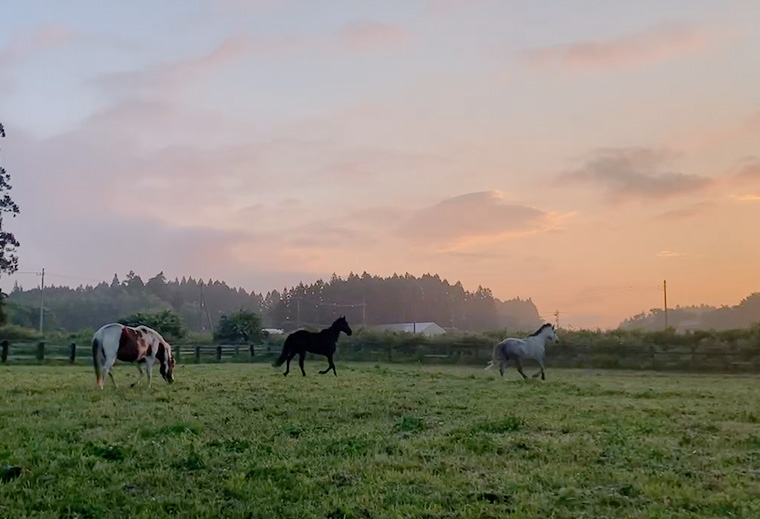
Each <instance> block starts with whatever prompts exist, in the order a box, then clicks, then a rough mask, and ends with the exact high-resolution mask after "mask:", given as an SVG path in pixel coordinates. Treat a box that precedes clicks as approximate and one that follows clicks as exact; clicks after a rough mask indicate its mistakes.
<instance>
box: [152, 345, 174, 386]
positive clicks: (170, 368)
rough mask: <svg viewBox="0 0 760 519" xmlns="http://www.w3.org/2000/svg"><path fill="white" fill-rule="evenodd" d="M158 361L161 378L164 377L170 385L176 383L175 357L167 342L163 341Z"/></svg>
mask: <svg viewBox="0 0 760 519" xmlns="http://www.w3.org/2000/svg"><path fill="white" fill-rule="evenodd" d="M156 359H157V360H158V361H159V363H160V366H159V371H160V372H161V376H162V377H164V380H166V381H167V382H168V383H169V384H171V383H172V382H174V356H173V355H172V347H171V346H169V343H168V342H166V341H161V343H160V344H159V346H158V353H157V354H156Z"/></svg>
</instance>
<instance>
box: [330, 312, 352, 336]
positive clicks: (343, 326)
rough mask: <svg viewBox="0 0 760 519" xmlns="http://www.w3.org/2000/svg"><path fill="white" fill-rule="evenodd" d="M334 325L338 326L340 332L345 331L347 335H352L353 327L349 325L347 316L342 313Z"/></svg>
mask: <svg viewBox="0 0 760 519" xmlns="http://www.w3.org/2000/svg"><path fill="white" fill-rule="evenodd" d="M333 327H336V328H337V329H338V331H339V332H343V333H345V334H346V335H351V333H352V332H351V327H350V326H349V325H348V321H346V316H345V315H341V316H340V317H338V318H337V319H336V320H335V322H334V323H333Z"/></svg>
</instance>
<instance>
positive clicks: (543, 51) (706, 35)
mask: <svg viewBox="0 0 760 519" xmlns="http://www.w3.org/2000/svg"><path fill="white" fill-rule="evenodd" d="M715 39H716V34H715V33H713V32H711V31H707V30H705V29H702V28H696V27H691V26H686V25H672V24H671V25H661V26H658V27H653V28H651V29H647V30H645V31H643V32H641V33H638V34H632V35H627V36H621V37H619V38H614V39H610V40H602V41H585V42H577V43H571V44H568V45H555V46H551V47H543V48H536V49H531V50H527V51H524V52H522V53H521V56H522V58H523V59H524V60H525V61H527V62H528V63H529V64H531V65H534V66H537V67H540V68H551V67H558V68H566V69H570V70H597V69H598V70H609V69H623V68H632V67H641V66H645V65H649V64H651V63H656V62H660V61H665V60H669V59H672V58H675V57H678V56H682V55H686V54H690V53H693V52H695V51H698V50H701V49H704V48H705V47H707V46H708V45H709V44H711V43H712V42H713V41H714V40H715Z"/></svg>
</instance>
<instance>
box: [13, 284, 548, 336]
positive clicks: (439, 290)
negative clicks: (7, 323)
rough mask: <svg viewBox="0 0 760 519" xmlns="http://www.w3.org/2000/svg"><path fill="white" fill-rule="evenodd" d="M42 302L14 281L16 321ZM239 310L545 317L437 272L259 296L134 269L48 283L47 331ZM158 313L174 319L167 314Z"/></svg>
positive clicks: (302, 316) (465, 321)
mask: <svg viewBox="0 0 760 519" xmlns="http://www.w3.org/2000/svg"><path fill="white" fill-rule="evenodd" d="M39 301H40V291H39V288H33V289H30V290H24V289H23V288H21V287H20V286H18V285H16V286H14V289H13V291H12V292H11V294H10V297H9V299H8V311H9V314H10V319H11V322H12V323H13V324H16V325H20V326H26V327H34V326H36V325H37V323H38V322H39ZM241 309H242V310H246V311H248V312H250V313H254V314H257V316H260V318H261V322H260V325H261V326H262V327H265V328H282V329H284V330H286V331H291V330H293V329H295V328H296V327H298V326H299V325H300V326H305V327H312V328H321V327H324V326H327V325H329V324H330V323H331V322H332V321H333V320H334V318H335V316H336V315H338V314H341V315H346V317H347V318H348V320H349V322H350V323H352V325H354V324H355V325H357V326H358V325H362V324H365V323H366V324H367V325H368V326H371V325H375V324H390V323H401V322H412V321H416V322H428V321H432V322H435V323H437V324H439V325H440V326H442V327H444V328H456V329H458V330H465V331H474V332H479V331H486V330H494V329H499V328H502V329H503V328H510V329H519V330H530V331H532V330H533V329H535V328H536V327H537V326H538V325H540V324H541V322H542V321H541V318H540V317H539V314H538V310H537V309H536V306H535V304H533V302H532V301H531V300H530V299H528V300H522V299H519V298H517V299H511V300H507V301H501V300H499V299H497V298H495V297H494V296H493V294H492V293H491V291H490V290H489V289H488V288H483V287H478V288H477V289H476V290H475V291H468V290H465V289H464V287H463V286H462V284H461V283H459V282H457V283H455V284H450V283H449V282H448V281H447V280H445V279H441V278H440V277H439V276H438V275H429V274H425V275H423V276H421V277H415V276H412V275H410V274H404V275H401V276H399V275H396V274H394V275H393V276H390V277H385V278H383V277H379V276H372V275H370V274H368V273H366V272H365V273H363V274H362V275H356V274H353V273H352V274H349V276H348V277H347V278H341V277H339V276H337V275H335V274H333V276H332V277H331V279H330V280H328V281H324V280H321V279H320V280H317V281H316V282H314V283H312V284H309V285H306V284H303V283H299V284H298V285H297V286H295V287H290V288H283V289H282V290H272V291H271V292H268V293H266V294H258V293H255V292H247V291H246V290H244V289H242V288H233V287H230V286H229V285H227V284H226V283H225V282H223V281H215V280H211V279H209V280H207V281H203V280H196V279H194V278H192V277H190V278H186V277H182V278H181V279H174V280H172V281H169V280H167V279H166V277H165V276H164V274H163V272H160V273H158V274H157V275H156V276H154V277H152V278H150V279H148V280H147V281H143V280H142V278H141V277H140V276H139V275H137V274H135V273H134V272H132V271H130V272H129V273H128V274H127V275H126V277H125V278H124V279H120V278H119V277H118V276H117V275H114V277H113V279H112V281H111V282H110V283H106V282H102V283H100V284H98V285H96V286H79V287H77V288H70V287H65V286H50V287H45V316H44V319H45V322H46V323H48V324H47V325H46V326H49V329H60V330H65V331H71V332H74V331H79V330H82V329H87V328H89V329H93V330H94V329H97V328H98V327H100V326H101V325H102V324H103V323H107V322H115V321H118V320H124V322H138V321H140V319H141V318H142V319H144V315H143V316H142V317H141V316H140V315H139V314H140V313H144V314H150V315H151V316H152V317H151V318H157V317H155V316H156V315H158V314H160V312H161V311H164V310H170V311H171V312H172V313H176V314H177V315H178V316H179V317H180V318H181V320H182V322H183V323H184V325H185V326H186V327H187V329H188V330H190V331H195V332H197V331H210V330H211V329H212V328H215V329H218V331H217V335H218V334H219V333H222V334H224V333H228V330H230V329H237V328H235V327H238V328H240V329H241V330H242V329H244V327H245V324H244V323H245V320H246V319H247V318H245V316H237V317H238V318H239V321H236V322H235V323H230V322H226V321H225V320H224V317H223V316H229V315H231V314H233V313H235V312H238V311H239V310H241ZM136 314H137V315H136ZM127 316H129V317H127ZM158 318H160V319H169V317H168V314H164V316H163V317H158ZM220 320H221V322H220ZM249 324H250V322H249ZM257 324H258V323H257ZM220 325H221V327H220ZM250 329H251V330H254V329H256V327H255V326H251V328H250Z"/></svg>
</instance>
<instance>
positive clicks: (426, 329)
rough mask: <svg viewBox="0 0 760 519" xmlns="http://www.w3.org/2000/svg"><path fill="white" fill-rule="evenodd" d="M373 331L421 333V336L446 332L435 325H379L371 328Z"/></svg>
mask: <svg viewBox="0 0 760 519" xmlns="http://www.w3.org/2000/svg"><path fill="white" fill-rule="evenodd" d="M373 328H374V329H375V330H379V331H382V332H392V333H421V334H422V335H428V336H433V335H443V334H444V333H446V330H444V329H443V328H441V327H440V326H438V325H437V324H435V323H397V324H379V325H377V326H373Z"/></svg>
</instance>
